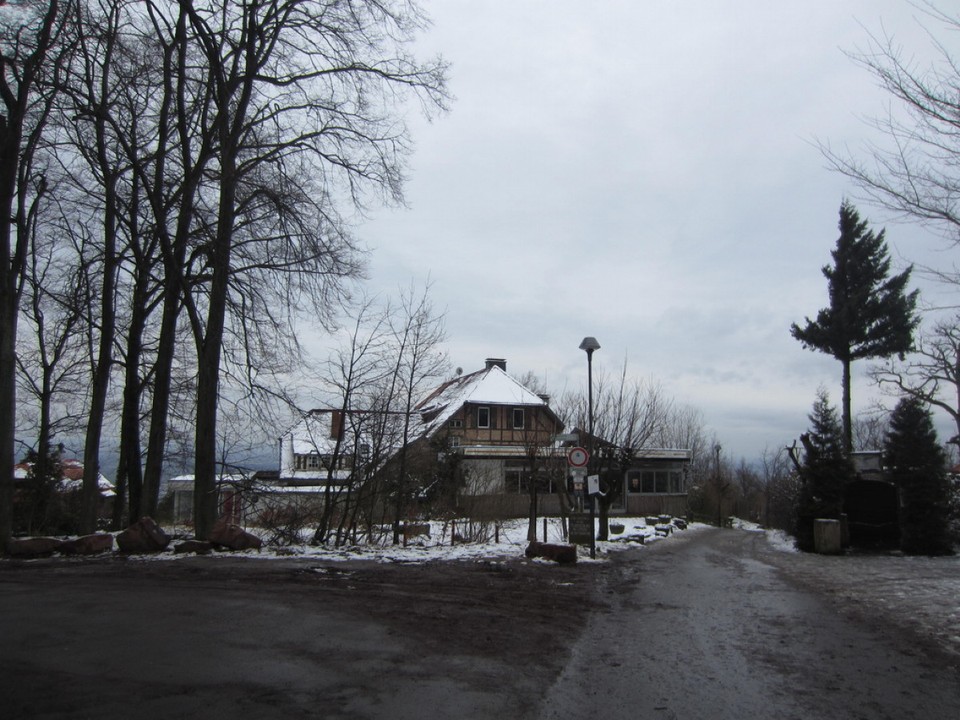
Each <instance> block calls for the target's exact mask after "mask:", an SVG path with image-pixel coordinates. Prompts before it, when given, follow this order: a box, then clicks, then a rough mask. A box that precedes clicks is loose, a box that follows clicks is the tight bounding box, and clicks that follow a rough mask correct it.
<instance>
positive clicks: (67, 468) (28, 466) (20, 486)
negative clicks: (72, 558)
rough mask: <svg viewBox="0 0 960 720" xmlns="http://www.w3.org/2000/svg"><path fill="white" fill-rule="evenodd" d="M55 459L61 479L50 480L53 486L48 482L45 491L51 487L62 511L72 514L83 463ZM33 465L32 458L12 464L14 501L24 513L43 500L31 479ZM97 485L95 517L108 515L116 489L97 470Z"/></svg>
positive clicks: (75, 511)
mask: <svg viewBox="0 0 960 720" xmlns="http://www.w3.org/2000/svg"><path fill="white" fill-rule="evenodd" d="M58 462H59V466H60V479H59V480H57V481H56V482H55V483H53V485H52V487H49V486H48V488H47V489H45V490H44V492H49V491H53V494H54V495H55V496H56V497H57V498H58V499H59V509H60V512H61V514H63V515H64V516H65V517H69V516H71V515H74V516H75V515H76V513H77V512H78V511H79V503H80V491H81V490H82V488H83V463H82V462H81V461H79V460H74V459H66V460H59V461H58ZM32 469H33V463H32V462H22V463H18V464H17V465H14V468H13V488H14V490H13V492H14V505H15V506H17V507H18V508H19V510H20V511H22V512H25V513H27V514H32V513H33V512H34V510H35V509H36V508H37V507H39V506H40V505H43V503H44V500H42V499H41V498H40V497H39V496H38V494H37V490H38V488H37V486H36V485H35V484H33V483H32V482H31V470H32ZM97 487H98V489H99V491H100V502H99V504H98V507H97V517H99V518H109V517H110V514H111V512H112V508H113V502H114V499H115V498H116V489H115V488H114V485H113V483H111V482H110V481H109V480H107V478H106V477H104V475H103V473H98V474H97Z"/></svg>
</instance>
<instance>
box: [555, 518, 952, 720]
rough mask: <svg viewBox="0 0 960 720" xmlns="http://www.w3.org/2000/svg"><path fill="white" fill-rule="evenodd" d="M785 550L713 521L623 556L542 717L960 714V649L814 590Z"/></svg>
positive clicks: (866, 718)
mask: <svg viewBox="0 0 960 720" xmlns="http://www.w3.org/2000/svg"><path fill="white" fill-rule="evenodd" d="M777 555H779V557H777ZM789 557H790V556H786V558H787V559H786V560H785V559H784V556H783V555H782V554H776V553H774V552H772V551H771V550H770V548H769V546H768V545H767V543H766V541H765V539H764V536H763V535H762V534H759V533H746V532H736V531H723V530H716V529H709V530H702V531H700V532H697V533H691V534H688V535H685V536H681V537H678V538H677V539H675V540H673V541H671V542H669V543H660V544H658V545H655V546H653V547H651V548H650V549H649V551H648V552H645V553H644V554H643V556H642V557H641V558H640V559H639V560H635V559H629V560H628V559H625V558H621V559H620V560H619V561H618V562H617V563H616V565H615V568H614V572H613V573H610V574H608V575H607V576H606V577H605V580H604V581H605V583H606V593H605V595H606V597H607V598H608V604H607V605H606V607H603V608H602V609H600V610H599V611H598V612H596V613H595V614H594V615H593V616H592V618H591V620H590V623H589V625H588V627H587V629H586V632H585V633H584V634H583V635H582V636H581V638H580V639H579V640H578V641H577V643H576V644H575V645H574V646H573V648H572V651H571V658H570V661H569V663H568V664H567V666H566V668H565V669H564V671H563V673H562V674H561V676H560V678H559V679H558V681H557V683H556V684H555V685H554V686H553V687H552V688H551V690H550V693H549V694H548V696H547V698H546V701H545V703H544V704H543V707H542V711H541V714H540V717H541V718H567V719H569V718H594V717H631V718H658V719H659V718H683V719H698V718H716V719H720V718H755V719H758V718H776V719H777V720H790V719H793V718H796V719H797V720H801V719H803V720H809V719H810V718H831V719H833V720H840V719H844V718H862V719H863V720H880V719H883V718H897V719H898V720H902V719H903V718H925V719H928V720H933V719H934V718H937V719H940V718H960V672H958V661H960V658H957V657H956V656H951V655H950V654H948V653H944V652H943V651H942V649H941V648H940V647H938V646H937V645H936V643H934V642H932V641H930V639H929V638H925V637H922V636H918V635H916V634H914V633H912V632H910V631H909V630H906V629H904V628H903V627H900V626H894V625H891V624H890V623H888V622H885V621H884V620H882V619H880V618H877V617H876V616H874V615H872V614H870V613H864V612H863V611H862V608H861V607H857V606H847V605H845V604H844V603H842V602H839V603H838V602H836V600H835V599H834V598H833V597H832V596H825V595H823V594H821V592H820V591H821V588H819V587H816V586H811V585H807V584H805V582H809V578H807V579H806V580H802V579H798V578H797V576H795V575H792V574H791V573H790V572H789V570H788V569H789ZM840 561H841V562H842V559H840ZM947 600H948V599H947V598H944V601H945V604H946V602H947ZM951 600H952V599H951Z"/></svg>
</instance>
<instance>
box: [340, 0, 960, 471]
mask: <svg viewBox="0 0 960 720" xmlns="http://www.w3.org/2000/svg"><path fill="white" fill-rule="evenodd" d="M422 4H423V6H424V7H425V9H426V10H427V12H428V14H429V15H430V16H431V18H432V20H433V27H432V28H431V30H430V31H429V32H428V34H427V35H426V36H425V37H424V38H423V41H422V43H421V45H422V52H423V53H424V54H428V55H429V54H433V53H437V52H439V53H442V55H443V56H444V57H445V58H446V59H447V60H448V61H449V62H450V63H451V65H452V67H451V71H450V89H451V92H452V94H453V95H454V96H455V100H454V101H453V103H452V107H451V111H450V112H449V113H448V114H446V115H444V116H442V117H440V118H438V119H436V120H434V121H433V122H432V123H427V122H425V121H422V120H419V119H417V118H415V117H411V125H412V128H413V137H414V141H415V143H416V152H415V153H414V155H413V156H412V158H411V166H410V181H409V184H408V186H407V200H408V205H409V207H408V208H406V209H400V210H384V211H378V212H376V213H375V214H374V216H373V217H372V218H371V219H370V221H369V222H367V223H365V224H364V225H362V226H361V227H360V228H359V234H360V237H361V239H362V240H363V241H364V242H366V243H367V244H368V245H369V246H371V247H372V248H373V250H374V252H373V254H372V265H371V272H370V276H371V277H370V288H371V289H372V290H374V291H384V292H390V290H391V289H393V290H395V289H396V288H397V287H399V286H404V285H409V283H410V280H411V278H413V279H415V280H418V281H422V280H423V279H424V278H426V277H427V276H428V275H429V277H430V278H431V279H432V282H433V292H432V297H433V300H434V303H435V305H436V306H438V307H439V308H441V309H445V310H446V317H447V323H446V324H447V330H448V334H449V343H448V349H449V353H450V356H451V360H452V363H453V365H454V366H460V367H462V368H463V369H464V371H467V372H469V371H472V370H475V369H478V368H480V367H482V365H483V360H484V358H486V357H504V358H506V359H507V361H508V371H509V372H510V373H511V374H513V375H520V374H523V373H524V372H526V371H533V372H534V373H536V374H537V375H538V376H540V377H542V378H543V379H544V380H545V381H546V383H547V385H548V387H549V388H550V390H551V391H552V392H554V393H556V394H559V393H561V392H562V391H563V390H564V389H566V388H572V387H582V386H584V385H585V382H586V356H585V354H584V353H583V352H582V351H580V350H578V345H579V343H580V341H581V339H582V338H583V337H584V336H585V335H593V336H595V337H596V338H597V339H598V340H599V342H600V344H601V346H602V348H601V349H600V350H598V351H597V352H596V354H595V356H594V368H595V371H607V372H615V371H616V370H617V369H618V368H619V367H620V366H621V365H622V363H623V362H624V361H625V360H626V361H627V363H628V365H629V370H630V372H631V373H632V374H633V375H635V376H638V377H643V378H650V379H653V380H655V381H658V382H660V383H661V384H662V386H663V389H664V391H665V392H666V394H668V395H669V396H672V397H673V398H675V399H676V400H677V401H678V402H681V403H686V404H690V405H693V406H695V407H698V408H699V409H700V410H701V411H702V412H703V415H704V418H705V421H706V424H707V426H708V431H709V432H710V433H711V434H713V433H715V434H716V437H717V438H718V439H719V441H720V443H721V444H722V445H723V448H724V452H725V453H729V455H730V456H731V457H732V458H733V459H734V460H738V459H739V458H740V457H741V456H743V457H746V458H747V459H753V458H755V457H757V456H759V454H760V453H761V451H763V449H764V448H766V447H770V448H777V447H782V446H783V445H785V444H788V443H789V442H791V441H792V440H793V439H795V438H796V437H797V436H798V435H799V434H800V433H801V432H803V431H805V430H806V429H807V427H808V426H809V422H808V420H807V415H808V414H809V412H810V409H811V406H812V404H813V402H814V399H815V395H816V392H817V389H818V387H820V386H823V387H825V388H826V389H827V390H828V392H829V393H830V396H831V400H832V401H833V402H834V404H837V405H838V404H839V401H840V372H841V369H840V364H839V363H838V362H837V361H835V360H833V359H832V358H830V357H828V356H824V355H821V354H818V353H814V352H811V351H808V350H804V349H803V348H802V346H801V345H800V344H799V343H798V342H797V341H795V340H794V339H793V338H792V337H791V336H790V333H789V327H790V324H791V323H792V322H801V323H802V322H803V320H804V317H805V316H811V317H813V316H815V315H816V312H817V311H818V310H819V309H820V308H821V307H823V306H824V305H825V304H826V302H827V297H826V281H825V279H824V278H823V276H822V275H821V272H820V268H821V267H822V266H823V265H824V264H827V263H828V262H830V250H831V249H832V248H833V247H834V245H835V242H836V238H837V235H838V232H837V221H838V213H839V208H840V203H841V201H842V200H843V199H844V197H852V198H854V199H855V197H856V189H855V188H854V187H853V186H851V185H850V183H849V182H848V181H846V180H845V179H844V178H843V177H841V176H839V175H838V174H836V173H833V172H831V171H829V170H828V169H826V163H825V161H824V159H823V157H822V156H821V154H820V152H819V151H818V149H817V148H816V141H817V140H822V141H825V142H830V143H831V144H832V145H833V146H834V147H839V146H843V145H844V144H847V145H850V146H851V147H853V148H858V147H860V145H861V143H862V142H863V141H864V140H865V139H867V138H868V136H869V128H868V126H867V125H866V124H865V122H864V119H865V118H866V117H869V116H876V115H880V114H882V113H883V112H884V108H885V103H886V101H887V97H886V96H885V95H884V94H883V93H882V91H880V90H879V89H878V88H877V86H876V83H875V81H874V80H873V78H872V76H870V75H869V74H868V73H867V72H866V71H865V70H863V69H862V68H860V67H858V66H857V65H856V64H855V63H854V62H852V61H851V60H850V58H848V57H847V56H846V55H845V54H844V51H845V50H846V51H856V50H857V49H858V48H865V47H867V43H868V31H869V32H873V33H875V34H880V35H882V34H883V33H884V32H886V33H887V34H892V35H894V36H895V37H896V38H897V39H898V40H900V41H901V42H902V43H903V44H904V45H905V46H906V47H907V48H909V49H910V51H911V54H915V55H916V56H917V57H918V58H920V59H922V58H923V57H925V56H929V54H930V46H929V42H928V40H927V39H926V38H925V36H924V34H923V31H922V29H921V28H920V27H919V26H918V24H917V21H916V19H915V18H916V17H917V16H918V14H919V13H918V12H917V10H916V9H915V8H913V7H911V6H910V5H909V4H908V3H906V2H904V1H902V0H846V1H836V0H810V1H807V2H770V1H769V0H756V1H754V0H727V1H725V2H719V1H717V0H688V1H687V2H674V1H673V0H669V1H668V0H663V1H657V0H650V1H648V2H636V1H635V0H624V1H619V0H617V1H614V0H601V1H599V2H595V3H585V2H582V0H576V1H573V0H427V1H425V2H423V3H422ZM928 24H929V23H928ZM941 35H943V34H942V33H941ZM945 39H947V40H950V41H952V42H956V39H955V34H954V37H946V38H945ZM855 202H856V201H855ZM856 204H857V207H858V208H859V210H860V211H861V216H863V217H865V218H868V219H869V220H870V221H871V223H872V224H873V225H874V226H875V227H876V228H878V229H879V227H882V226H885V227H886V228H887V238H888V242H889V244H890V246H891V252H892V254H893V255H894V257H895V259H896V262H898V263H899V262H901V260H902V258H907V259H909V260H912V261H918V262H931V260H930V257H931V253H934V252H936V251H939V250H940V248H941V246H940V245H939V244H938V242H937V240H936V239H935V238H933V237H932V236H931V235H930V234H929V233H927V232H925V231H924V230H922V229H920V228H917V227H912V226H910V225H894V224H892V223H890V222H888V221H887V218H885V217H884V216H883V215H882V213H881V212H880V211H879V210H877V209H875V208H872V207H870V206H868V205H866V204H862V203H856ZM940 257H941V260H940V262H941V263H942V262H943V259H942V257H943V256H942V255H941V256H940ZM951 262H952V261H951ZM931 294H932V293H931ZM925 295H926V292H925ZM867 366H868V363H865V362H862V363H859V364H857V365H855V366H854V372H855V374H856V375H857V376H858V379H857V381H856V385H855V388H854V404H855V408H862V407H864V406H866V405H868V404H869V403H870V402H871V401H872V400H873V399H874V397H875V396H876V392H875V391H874V390H873V389H872V388H871V387H870V386H869V384H868V382H867V381H866V379H865V378H863V377H862V373H863V371H864V370H866V369H867Z"/></svg>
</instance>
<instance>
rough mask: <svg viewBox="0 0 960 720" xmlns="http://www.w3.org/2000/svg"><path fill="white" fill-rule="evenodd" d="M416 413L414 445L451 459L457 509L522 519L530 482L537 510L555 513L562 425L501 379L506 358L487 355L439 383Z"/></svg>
mask: <svg viewBox="0 0 960 720" xmlns="http://www.w3.org/2000/svg"><path fill="white" fill-rule="evenodd" d="M416 412H417V418H416V419H415V420H416V424H415V425H414V432H413V434H412V435H411V437H412V439H413V443H414V444H418V445H420V446H424V445H426V444H429V445H430V446H431V447H433V448H438V450H439V451H441V452H444V453H447V454H450V455H453V456H455V457H456V459H457V466H458V472H459V474H460V481H461V484H462V489H461V490H460V492H459V498H458V499H459V502H460V504H461V505H462V506H463V507H465V508H466V509H472V510H478V509H486V510H489V511H491V512H497V513H498V514H504V515H518V514H523V513H524V512H526V509H527V507H528V496H529V483H530V481H531V477H535V478H536V482H537V483H538V491H539V492H540V494H541V496H542V499H541V512H546V513H556V512H559V509H560V505H559V502H558V500H557V497H556V493H557V490H558V484H559V483H565V482H566V477H565V472H564V471H563V468H564V467H565V457H566V451H565V450H564V449H563V448H561V447H560V446H559V445H558V443H557V442H556V436H557V435H559V434H561V433H562V432H563V422H562V421H561V419H560V418H559V417H558V416H557V414H556V413H555V412H554V411H553V409H552V408H551V407H550V399H549V397H546V396H542V395H538V394H536V393H534V392H532V391H531V390H529V389H527V388H526V387H524V386H523V385H522V384H520V383H519V382H518V381H517V380H515V379H514V378H513V377H511V376H510V375H508V374H507V362H506V360H504V359H502V358H487V360H486V361H485V363H484V368H483V369H482V370H478V371H476V372H473V373H470V374H468V375H462V374H461V375H458V376H457V377H455V378H453V379H452V380H448V381H446V382H444V383H443V384H441V385H440V386H439V387H437V388H436V389H434V390H433V391H432V392H431V393H429V394H428V395H427V396H426V398H424V399H423V400H422V401H421V402H420V403H419V404H418V405H417V406H416ZM558 468H559V469H560V471H559V472H557V469H558Z"/></svg>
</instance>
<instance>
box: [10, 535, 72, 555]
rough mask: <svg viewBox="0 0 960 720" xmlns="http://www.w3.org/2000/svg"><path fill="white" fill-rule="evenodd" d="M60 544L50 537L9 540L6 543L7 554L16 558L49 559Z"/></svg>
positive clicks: (60, 541) (60, 542) (61, 542)
mask: <svg viewBox="0 0 960 720" xmlns="http://www.w3.org/2000/svg"><path fill="white" fill-rule="evenodd" d="M62 544H63V541H62V540H57V538H52V537H31V538H11V539H10V541H9V542H8V543H7V554H8V555H9V556H10V557H18V558H38V557H49V556H50V555H53V553H55V552H57V551H58V550H59V549H60V546H61V545H62Z"/></svg>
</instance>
